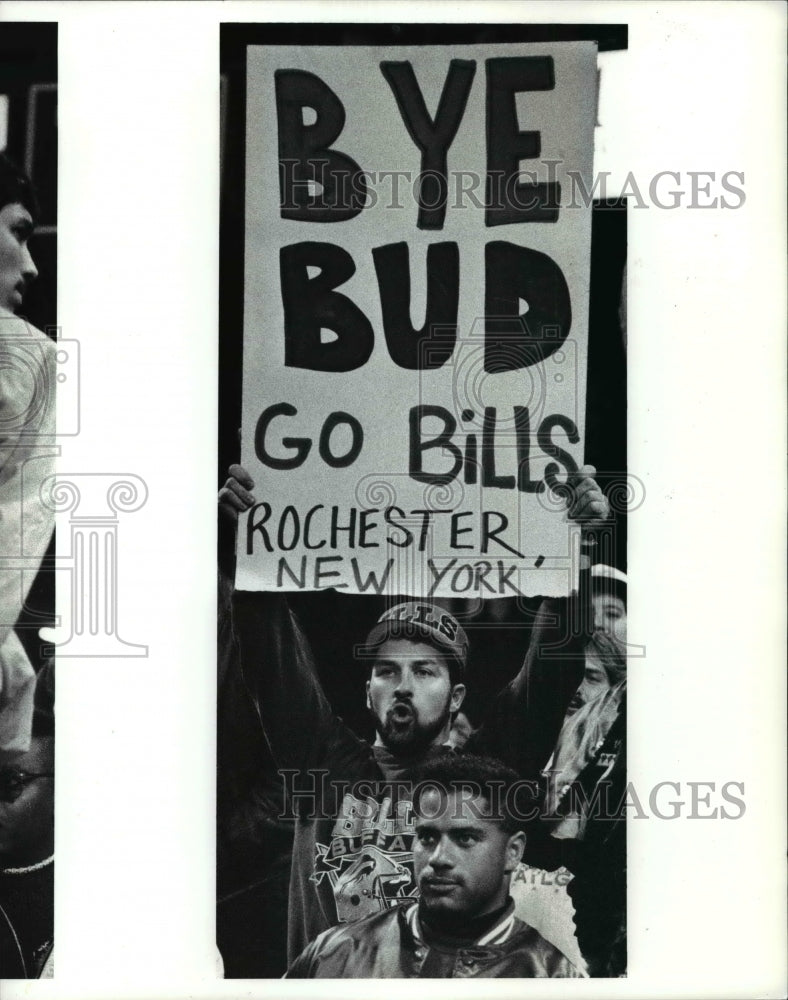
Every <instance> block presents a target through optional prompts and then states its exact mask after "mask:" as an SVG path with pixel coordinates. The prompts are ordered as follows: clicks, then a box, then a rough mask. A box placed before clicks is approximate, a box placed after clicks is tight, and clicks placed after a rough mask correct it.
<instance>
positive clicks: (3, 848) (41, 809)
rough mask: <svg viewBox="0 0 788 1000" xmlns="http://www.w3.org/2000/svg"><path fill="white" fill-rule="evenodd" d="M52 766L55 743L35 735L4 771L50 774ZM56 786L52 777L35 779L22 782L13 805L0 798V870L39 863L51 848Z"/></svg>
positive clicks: (4, 766)
mask: <svg viewBox="0 0 788 1000" xmlns="http://www.w3.org/2000/svg"><path fill="white" fill-rule="evenodd" d="M54 763H55V741H54V738H53V737H51V736H34V737H33V739H32V740H31V741H30V750H29V751H28V752H27V753H26V754H24V756H22V757H20V758H18V759H17V760H15V761H14V763H13V764H12V765H3V770H5V768H6V767H10V769H11V770H12V771H23V772H26V773H27V774H42V773H47V774H51V773H52V772H53V770H54ZM54 786H55V783H54V780H53V779H52V778H35V779H34V780H32V781H27V782H24V783H21V791H20V793H19V795H18V797H17V798H15V799H14V801H13V802H5V801H3V800H2V799H1V798H0V867H5V868H8V867H10V866H12V865H27V864H32V863H34V862H36V861H42V860H43V859H44V858H46V857H48V856H49V855H50V854H51V853H52V851H53V849H54V833H55V812H54V810H55V787H54Z"/></svg>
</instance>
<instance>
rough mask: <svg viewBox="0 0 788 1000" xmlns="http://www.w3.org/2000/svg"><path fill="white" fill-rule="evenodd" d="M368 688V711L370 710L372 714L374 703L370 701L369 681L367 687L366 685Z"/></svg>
mask: <svg viewBox="0 0 788 1000" xmlns="http://www.w3.org/2000/svg"><path fill="white" fill-rule="evenodd" d="M366 687H367V708H368V709H369V710H370V712H371V711H372V702H371V701H370V699H369V681H367V685H366Z"/></svg>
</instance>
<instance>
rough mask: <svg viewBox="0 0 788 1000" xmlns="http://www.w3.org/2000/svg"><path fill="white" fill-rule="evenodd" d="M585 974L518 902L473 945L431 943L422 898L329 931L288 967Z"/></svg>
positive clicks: (338, 973) (363, 973) (516, 975)
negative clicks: (520, 911) (521, 912)
mask: <svg viewBox="0 0 788 1000" xmlns="http://www.w3.org/2000/svg"><path fill="white" fill-rule="evenodd" d="M477 977H478V978H485V979H503V978H507V979H523V978H528V979H530V978H537V977H539V978H573V979H576V978H580V977H581V973H579V972H578V971H577V969H576V968H575V967H574V966H573V965H572V964H571V963H570V962H569V960H568V959H567V958H565V957H564V955H562V954H561V952H560V951H558V949H557V948H555V947H554V946H553V945H552V944H550V943H549V941H546V940H545V939H544V938H543V937H542V935H541V934H539V932H538V931H535V930H534V929H533V927H529V926H528V925H527V924H524V923H523V922H522V920H518V919H517V918H516V917H515V915H514V905H513V904H512V905H510V907H509V909H508V910H507V912H506V913H505V914H504V916H503V917H502V918H501V920H500V921H499V922H498V923H497V924H496V926H495V927H493V928H492V930H490V931H488V932H487V933H486V934H484V935H483V936H482V937H481V938H480V939H479V940H478V941H476V942H474V943H473V944H471V945H464V946H461V947H454V948H452V947H448V946H446V945H443V944H442V945H440V946H438V945H437V944H434V943H431V942H430V941H429V940H428V939H427V935H426V934H425V930H424V928H423V927H422V925H421V924H420V922H419V918H418V903H411V904H406V905H404V906H398V907H396V908H395V909H393V910H388V911H387V912H385V913H376V914H373V915H372V916H370V917H365V918H364V919H363V920H358V921H356V922H355V923H352V924H345V925H342V926H339V927H332V928H331V929H330V930H327V931H324V932H323V933H322V934H321V935H320V936H319V937H318V938H317V939H316V940H315V941H313V942H312V943H311V944H310V945H309V946H308V947H307V948H306V949H305V951H304V952H303V953H302V954H301V955H299V957H298V958H297V959H296V960H295V962H294V963H293V964H292V966H291V967H290V969H289V970H288V971H287V974H286V976H285V978H287V979H378V978H381V979H386V978H390V979H418V978H430V979H472V978H477Z"/></svg>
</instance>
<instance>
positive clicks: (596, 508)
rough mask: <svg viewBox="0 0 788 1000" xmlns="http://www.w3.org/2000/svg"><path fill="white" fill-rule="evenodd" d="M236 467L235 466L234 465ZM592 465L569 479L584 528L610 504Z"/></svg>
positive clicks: (573, 514) (600, 519)
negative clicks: (599, 484)
mask: <svg viewBox="0 0 788 1000" xmlns="http://www.w3.org/2000/svg"><path fill="white" fill-rule="evenodd" d="M236 468H237V466H236ZM595 475H596V469H595V468H594V466H593V465H581V466H580V468H579V469H578V470H577V472H575V473H574V475H572V476H571V477H570V479H569V484H568V485H569V486H570V488H571V491H572V492H571V497H570V501H569V510H568V514H569V517H570V518H571V519H572V520H573V521H576V522H577V523H578V524H580V525H582V526H583V527H584V528H601V527H602V525H603V524H605V522H606V521H608V520H609V518H610V504H609V503H608V502H607V497H606V496H605V494H604V493H603V492H602V490H601V489H600V488H599V486H598V485H597V482H596V479H594V476H595Z"/></svg>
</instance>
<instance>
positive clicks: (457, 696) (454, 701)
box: [449, 684, 465, 712]
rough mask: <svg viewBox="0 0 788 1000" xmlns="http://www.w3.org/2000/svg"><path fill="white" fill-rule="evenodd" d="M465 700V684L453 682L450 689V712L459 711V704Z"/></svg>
mask: <svg viewBox="0 0 788 1000" xmlns="http://www.w3.org/2000/svg"><path fill="white" fill-rule="evenodd" d="M464 701H465V685H464V684H455V685H454V687H453V688H452V689H451V703H450V705H449V711H450V712H459V710H460V705H462V703H463V702H464Z"/></svg>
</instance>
